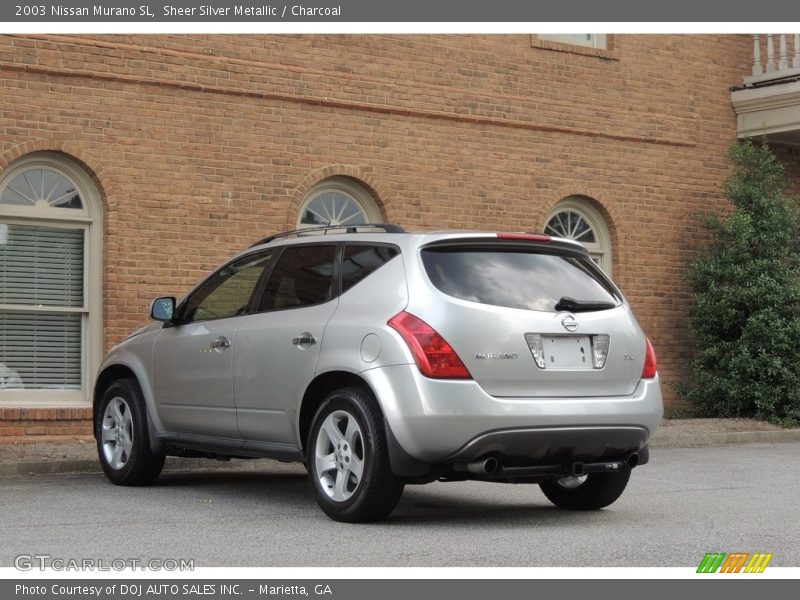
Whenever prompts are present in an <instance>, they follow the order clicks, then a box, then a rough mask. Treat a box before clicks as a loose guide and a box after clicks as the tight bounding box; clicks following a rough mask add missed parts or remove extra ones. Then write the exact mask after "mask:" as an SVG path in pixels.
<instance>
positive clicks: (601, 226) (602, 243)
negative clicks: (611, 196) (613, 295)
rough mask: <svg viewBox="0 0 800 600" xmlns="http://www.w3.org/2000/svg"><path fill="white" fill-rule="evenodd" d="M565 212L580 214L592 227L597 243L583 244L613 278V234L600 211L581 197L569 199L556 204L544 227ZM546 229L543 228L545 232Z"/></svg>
mask: <svg viewBox="0 0 800 600" xmlns="http://www.w3.org/2000/svg"><path fill="white" fill-rule="evenodd" d="M564 211H572V212H576V213H578V214H580V215H581V216H582V217H583V218H584V219H585V220H586V221H587V222H588V223H589V225H590V226H591V227H592V229H593V230H594V234H595V238H596V240H597V241H596V242H594V243H591V244H585V243H583V242H581V243H582V244H583V246H585V247H586V249H587V250H588V251H589V254H591V255H592V256H596V257H598V258H599V261H600V267H601V268H602V269H603V271H605V272H606V274H608V275H609V276H611V273H612V268H613V261H612V255H611V234H610V233H609V232H608V225H607V224H606V220H605V218H604V217H603V215H602V214H600V211H599V210H597V209H596V208H595V207H594V206H592V204H591V203H590V202H589V201H587V200H585V199H583V198H581V197H568V198H565V199H563V200H561V201H560V202H559V203H558V204H556V206H555V208H553V210H552V211H550V214H548V215H547V217H546V218H545V220H544V227H547V224H548V223H549V222H550V219H552V218H553V217H555V216H556V215H557V214H558V213H560V212H564ZM544 227H543V228H542V230H543V231H544Z"/></svg>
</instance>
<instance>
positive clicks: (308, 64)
mask: <svg viewBox="0 0 800 600" xmlns="http://www.w3.org/2000/svg"><path fill="white" fill-rule="evenodd" d="M781 37H782V36H781ZM775 38H776V40H777V38H778V36H775ZM792 41H794V42H795V45H794V46H792V43H791V42H792ZM789 42H790V43H789V44H788V50H786V53H785V57H784V56H782V55H781V54H782V53H781V49H782V48H783V46H780V47H779V45H778V44H777V41H776V42H775V44H774V45H772V47H773V55H771V56H772V59H773V64H772V65H769V64H768V59H769V56H768V50H767V46H766V39H765V38H764V36H762V38H761V40H759V48H760V50H761V53H762V56H763V57H764V58H763V62H764V66H763V67H762V70H766V71H767V72H766V73H765V74H759V73H758V69H757V68H756V66H754V45H753V36H742V35H739V36H736V35H706V36H689V35H685V36H668V35H657V36H653V35H647V36H636V35H608V36H585V37H584V38H583V39H581V38H580V37H569V36H568V37H566V38H564V37H562V38H560V39H558V38H557V39H543V38H539V37H537V36H535V35H491V36H477V35H442V36H421V35H420V36H371V35H370V36H363V35H302V36H277V35H259V36H249V35H248V36H243V35H221V36H207V35H187V36H170V35H157V36H148V35H114V36H100V35H83V36H69V35H19V36H18V35H5V36H0V363H2V364H0V383H2V384H3V385H0V440H2V441H9V440H11V439H12V438H14V437H17V436H20V435H27V436H30V437H32V436H38V435H63V434H87V433H89V432H90V430H91V428H90V425H89V421H88V418H89V416H90V413H91V410H90V404H89V400H88V398H89V395H90V391H91V385H92V381H93V378H94V374H95V372H96V369H97V366H98V365H99V362H100V360H101V358H102V355H103V354H104V352H105V351H106V350H108V349H109V348H110V347H111V346H113V345H114V344H116V343H118V342H119V341H120V340H122V339H124V337H125V336H126V335H127V334H128V333H129V332H130V331H132V330H133V329H135V328H136V327H139V326H141V325H143V324H145V323H146V322H147V312H148V301H149V300H150V299H152V298H153V297H155V296H157V295H162V294H168V293H172V294H175V295H178V296H180V295H181V294H183V293H185V292H186V291H188V289H189V288H190V286H191V285H193V284H194V283H195V282H196V281H197V280H198V278H200V277H201V276H202V275H203V274H204V273H206V272H208V271H209V270H210V269H211V268H213V267H214V266H216V265H217V264H218V263H220V262H221V261H223V260H224V259H226V258H227V257H229V256H230V255H231V254H232V253H234V252H236V251H237V250H240V249H242V248H244V247H246V246H247V245H249V244H250V243H252V242H253V241H254V240H256V239H258V238H260V237H263V236H265V235H267V234H268V233H270V232H274V231H276V230H283V229H287V228H294V227H296V226H297V225H298V224H300V225H302V224H303V223H304V222H313V221H320V220H327V218H329V216H330V215H327V216H326V213H325V211H326V210H327V211H328V212H334V211H333V207H332V203H333V202H334V201H336V202H338V207H339V208H338V209H336V214H334V215H333V216H334V217H338V218H340V220H344V219H346V218H350V219H355V220H359V219H363V220H376V219H377V220H381V221H387V222H393V223H399V224H400V225H402V226H404V227H406V228H407V229H424V228H436V229H440V228H470V229H474V228H480V229H488V230H543V229H545V228H546V227H548V226H549V227H550V228H552V229H555V230H556V231H561V232H563V231H566V232H567V233H571V234H573V235H575V236H576V237H578V238H579V239H580V240H581V241H583V242H585V243H587V245H588V246H589V248H590V250H591V252H592V253H593V255H594V256H595V258H596V260H598V261H599V262H600V263H601V264H602V265H603V266H604V268H605V269H606V270H608V271H610V272H611V274H612V276H613V277H614V279H615V280H616V282H617V283H618V284H619V286H620V287H621V288H622V290H623V291H624V292H625V294H626V295H627V297H628V299H629V300H630V301H631V303H632V304H633V306H634V308H635V310H636V314H637V316H638V318H639V320H640V321H641V322H642V325H643V327H644V328H645V330H646V331H647V332H648V334H649V335H650V337H651V339H652V340H653V343H654V345H655V348H656V350H657V352H658V355H659V369H660V372H661V377H662V382H663V389H664V393H665V400H666V403H667V406H668V409H669V407H672V408H674V407H677V406H679V404H680V399H679V398H678V396H677V395H676V392H675V390H674V387H673V386H674V384H675V383H676V382H678V381H679V380H680V379H681V378H682V376H683V375H684V373H685V371H686V365H687V358H688V356H689V354H690V352H691V341H690V337H689V334H688V328H687V304H688V302H689V299H690V296H689V291H688V289H687V286H686V284H685V281H684V272H685V268H684V265H685V262H686V259H687V258H688V257H689V256H690V255H691V253H692V250H693V248H695V247H696V246H697V244H698V243H701V242H702V237H703V235H704V231H703V228H702V226H701V225H700V224H699V221H698V219H697V218H696V214H697V213H701V212H706V211H717V212H718V211H724V210H726V202H725V200H724V198H723V196H722V194H721V192H720V184H721V182H722V180H723V178H724V177H725V175H726V173H727V172H728V164H727V163H726V160H725V158H724V154H725V150H726V148H727V146H728V145H729V144H730V143H731V142H732V141H734V140H735V139H736V137H737V132H738V133H739V134H741V135H757V134H765V133H766V134H769V135H770V136H771V137H770V139H772V140H773V141H774V142H775V144H776V148H778V150H779V155H780V156H781V158H782V159H784V160H785V161H787V163H788V164H789V167H790V174H791V177H792V181H793V182H794V185H795V186H796V187H797V186H800V158H798V155H797V153H796V150H794V149H793V146H792V144H794V143H795V142H796V141H797V140H796V139H795V136H797V135H798V133H797V130H800V92H799V91H798V89H797V86H800V83H798V82H797V81H796V79H797V74H798V73H800V53H798V51H797V50H796V48H797V39H796V37H795V38H794V40H793V39H792V37H791V36H789ZM793 60H794V61H795V63H794V64H793V63H792V61H793ZM761 63H762V60H761V59H760V58H759V59H758V65H757V66H759V67H761V66H762V65H761ZM752 74H754V75H753V76H751V75H752ZM779 75H780V76H781V77H783V79H776V78H777V77H778V76H779ZM747 76H751V77H750V79H749V87H748V88H747V89H744V90H737V91H734V92H732V91H731V87H732V86H742V85H743V83H744V78H745V77H747ZM764 82H766V83H769V84H772V83H776V85H766V84H765V83H764ZM787 98H788V100H787ZM787 102H788V105H787ZM773 104H774V106H773ZM786 106H788V107H789V110H788V113H787V111H785V110H784V109H785V108H786ZM734 107H735V108H734ZM776 111H777V112H776ZM781 111H783V112H781ZM737 113H738V121H737ZM797 139H800V138H797ZM798 189H800V187H799V188H798ZM343 206H346V209H345V212H342V207H343ZM351 222H352V221H351ZM587 232H588V233H587ZM53 248H57V250H55V251H54V250H53ZM17 439H19V437H17Z"/></svg>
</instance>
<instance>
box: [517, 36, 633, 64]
mask: <svg viewBox="0 0 800 600" xmlns="http://www.w3.org/2000/svg"><path fill="white" fill-rule="evenodd" d="M531 48H539V49H541V50H552V51H554V52H567V53H569V54H581V55H583V56H594V57H597V58H603V59H605V60H619V55H618V54H617V52H616V51H615V49H614V38H613V36H611V35H608V36H607V37H606V47H605V48H592V47H590V46H581V45H580V44H569V43H566V42H555V41H553V40H543V39H539V36H537V35H536V34H535V33H534V34H531Z"/></svg>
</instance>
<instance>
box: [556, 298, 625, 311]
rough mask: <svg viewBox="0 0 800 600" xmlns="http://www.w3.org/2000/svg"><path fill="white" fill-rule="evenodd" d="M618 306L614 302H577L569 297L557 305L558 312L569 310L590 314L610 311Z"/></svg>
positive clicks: (562, 299)
mask: <svg viewBox="0 0 800 600" xmlns="http://www.w3.org/2000/svg"><path fill="white" fill-rule="evenodd" d="M616 306H617V305H616V304H614V303H613V302H602V301H600V302H598V301H596V300H575V298H570V297H568V296H564V297H562V298H561V299H560V300H559V301H558V303H557V304H556V310H557V311H561V310H568V311H570V312H590V311H593V310H608V309H610V308H615V307H616Z"/></svg>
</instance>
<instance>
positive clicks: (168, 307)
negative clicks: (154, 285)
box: [150, 296, 175, 323]
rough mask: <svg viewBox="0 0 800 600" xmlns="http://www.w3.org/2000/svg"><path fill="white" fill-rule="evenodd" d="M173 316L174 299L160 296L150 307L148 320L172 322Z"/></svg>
mask: <svg viewBox="0 0 800 600" xmlns="http://www.w3.org/2000/svg"><path fill="white" fill-rule="evenodd" d="M174 314H175V297H174V296H162V297H161V298H156V299H155V300H153V303H152V304H151V305H150V318H151V319H155V320H156V321H161V322H163V323H169V322H170V321H172V315H174Z"/></svg>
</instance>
